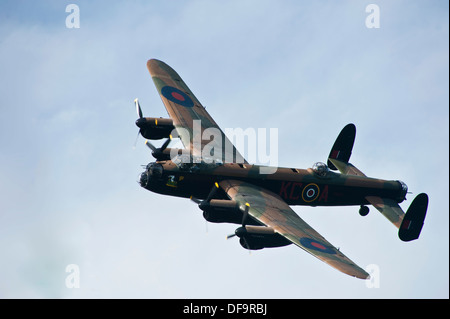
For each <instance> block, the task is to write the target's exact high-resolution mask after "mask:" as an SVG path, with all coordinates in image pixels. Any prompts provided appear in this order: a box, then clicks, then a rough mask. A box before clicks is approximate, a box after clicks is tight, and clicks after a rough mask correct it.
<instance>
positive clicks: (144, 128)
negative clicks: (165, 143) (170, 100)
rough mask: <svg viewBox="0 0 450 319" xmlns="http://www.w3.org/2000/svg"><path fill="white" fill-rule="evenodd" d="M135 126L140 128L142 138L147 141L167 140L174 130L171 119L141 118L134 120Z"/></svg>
mask: <svg viewBox="0 0 450 319" xmlns="http://www.w3.org/2000/svg"><path fill="white" fill-rule="evenodd" d="M136 126H137V127H139V128H140V132H141V134H142V136H143V137H145V138H146V139H149V140H160V139H162V138H168V137H169V136H170V134H171V133H172V131H173V130H174V129H175V126H173V121H172V119H165V118H162V117H161V118H154V117H142V118H139V119H137V120H136Z"/></svg>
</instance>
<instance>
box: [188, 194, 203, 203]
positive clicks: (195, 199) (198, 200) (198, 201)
mask: <svg viewBox="0 0 450 319" xmlns="http://www.w3.org/2000/svg"><path fill="white" fill-rule="evenodd" d="M190 200H191V201H193V202H194V203H196V204H200V203H201V202H202V201H201V200H200V199H198V198H195V197H192V196H191V197H190Z"/></svg>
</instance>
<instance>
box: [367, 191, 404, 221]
mask: <svg viewBox="0 0 450 319" xmlns="http://www.w3.org/2000/svg"><path fill="white" fill-rule="evenodd" d="M366 199H367V201H368V202H369V203H371V204H372V205H373V207H375V208H376V209H377V210H378V211H379V212H380V213H382V214H383V215H384V217H386V218H387V219H389V221H390V222H391V223H392V224H394V226H395V227H397V228H400V226H401V225H402V221H403V218H404V216H405V213H404V212H403V210H402V208H401V207H400V206H399V205H398V204H397V202H396V201H394V200H392V199H388V198H381V197H378V196H366Z"/></svg>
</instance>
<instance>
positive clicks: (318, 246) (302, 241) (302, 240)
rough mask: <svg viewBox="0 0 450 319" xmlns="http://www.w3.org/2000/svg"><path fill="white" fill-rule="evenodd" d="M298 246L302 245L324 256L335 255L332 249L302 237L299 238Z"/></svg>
mask: <svg viewBox="0 0 450 319" xmlns="http://www.w3.org/2000/svg"><path fill="white" fill-rule="evenodd" d="M300 244H302V245H303V247H305V248H308V249H313V250H315V251H320V252H322V253H325V254H336V251H335V250H334V249H333V248H332V247H330V246H326V245H325V244H323V243H321V242H319V241H317V240H314V239H312V238H308V237H302V238H300Z"/></svg>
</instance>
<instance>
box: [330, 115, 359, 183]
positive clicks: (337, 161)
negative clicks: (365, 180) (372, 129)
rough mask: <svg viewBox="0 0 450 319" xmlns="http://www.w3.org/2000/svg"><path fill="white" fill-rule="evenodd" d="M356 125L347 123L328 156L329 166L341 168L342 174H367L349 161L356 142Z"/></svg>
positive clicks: (335, 168)
mask: <svg viewBox="0 0 450 319" xmlns="http://www.w3.org/2000/svg"><path fill="white" fill-rule="evenodd" d="M355 136H356V127H355V125H354V124H352V123H350V124H347V125H346V126H345V127H344V128H343V129H342V131H341V133H339V135H338V137H337V139H336V141H335V142H334V144H333V147H332V148H331V152H330V155H329V156H328V162H327V164H328V167H329V168H330V169H332V170H334V171H335V170H339V171H340V172H341V173H342V174H348V175H358V176H366V175H365V174H364V173H363V172H361V171H360V170H359V169H357V168H356V167H355V166H353V165H352V164H351V163H349V162H348V161H349V160H350V156H351V155H352V149H353V144H354V143H355Z"/></svg>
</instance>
